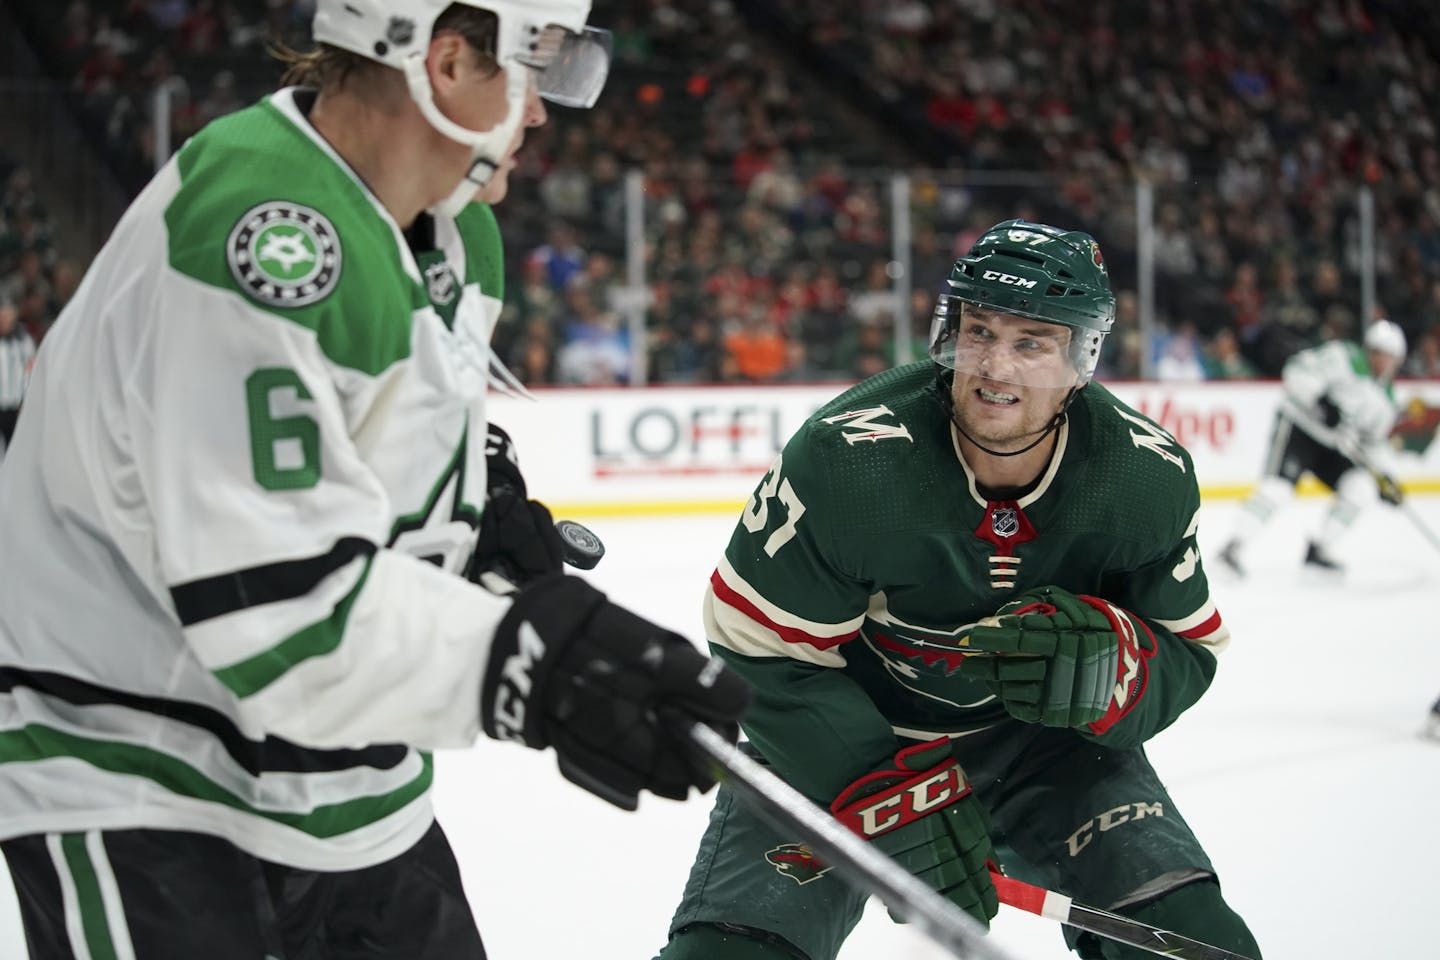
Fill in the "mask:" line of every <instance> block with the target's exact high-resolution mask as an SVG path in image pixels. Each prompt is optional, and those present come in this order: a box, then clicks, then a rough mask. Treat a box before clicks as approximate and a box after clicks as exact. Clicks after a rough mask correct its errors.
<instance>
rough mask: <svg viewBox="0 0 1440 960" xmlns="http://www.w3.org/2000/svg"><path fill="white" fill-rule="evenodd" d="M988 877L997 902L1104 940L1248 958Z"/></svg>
mask: <svg viewBox="0 0 1440 960" xmlns="http://www.w3.org/2000/svg"><path fill="white" fill-rule="evenodd" d="M990 878H991V879H992V880H994V881H995V889H996V890H997V891H998V892H999V893H1000V902H1001V903H1005V904H1009V905H1010V906H1012V907H1015V908H1017V909H1020V910H1024V911H1026V912H1028V913H1033V914H1036V915H1038V916H1042V917H1048V918H1049V919H1051V920H1059V921H1060V922H1061V923H1063V924H1065V925H1066V926H1071V927H1074V928H1075V929H1077V930H1086V931H1089V932H1090V933H1093V934H1095V935H1097V936H1101V937H1104V938H1105V939H1107V940H1114V941H1116V942H1117V943H1124V944H1128V945H1129V946H1132V947H1139V948H1140V949H1141V950H1148V951H1149V952H1150V953H1153V954H1157V955H1158V956H1162V957H1175V958H1177V960H1250V958H1249V957H1245V956H1242V955H1241V954H1238V953H1233V952H1231V951H1229V950H1222V949H1221V948H1219V947H1212V946H1211V945H1210V944H1208V943H1201V942H1200V941H1199V940H1191V939H1190V938H1189V937H1186V936H1182V935H1180V934H1178V933H1175V932H1174V931H1173V930H1162V929H1160V928H1159V927H1152V926H1150V925H1149V924H1148V923H1141V922H1140V921H1139V920H1132V919H1131V918H1130V917H1122V916H1120V915H1119V914H1115V913H1107V912H1106V911H1104V910H1097V909H1096V908H1095V907H1087V906H1085V905H1084V904H1083V903H1076V902H1075V901H1073V900H1071V899H1070V898H1069V897H1067V896H1065V895H1064V894H1062V893H1056V892H1055V891H1054V890H1046V889H1044V888H1043V887H1036V886H1032V885H1031V884H1028V883H1025V882H1024V881H1021V880H1016V879H1015V878H1014V877H1006V876H1002V875H1001V874H998V873H991V874H990Z"/></svg>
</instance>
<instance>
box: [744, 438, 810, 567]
mask: <svg viewBox="0 0 1440 960" xmlns="http://www.w3.org/2000/svg"><path fill="white" fill-rule="evenodd" d="M780 466H781V464H780V457H779V456H778V455H777V456H776V457H775V464H774V465H773V466H772V467H771V468H770V472H769V473H767V474H765V479H764V480H763V481H761V483H760V488H759V489H758V490H756V491H755V495H754V500H753V502H752V503H750V504H748V505H747V506H746V507H745V513H744V515H743V516H742V517H741V522H742V523H744V524H745V529H746V530H749V531H750V532H751V533H760V532H761V531H762V530H764V529H765V523H766V521H767V520H769V518H770V501H771V500H772V499H774V500H779V501H780V504H781V506H783V507H784V508H785V522H784V523H783V524H781V525H780V526H779V527H778V528H776V530H775V532H774V533H772V534H770V536H769V537H768V538H767V539H766V540H765V548H764V549H765V555H766V556H767V557H773V556H775V551H777V550H779V549H780V548H781V547H783V546H785V544H787V543H789V542H790V538H791V537H793V536H795V525H796V524H797V523H799V522H800V518H801V517H802V516H803V515H804V514H805V504H803V503H801V502H800V498H799V497H798V496H796V495H795V488H794V487H792V486H790V481H789V480H781V479H780Z"/></svg>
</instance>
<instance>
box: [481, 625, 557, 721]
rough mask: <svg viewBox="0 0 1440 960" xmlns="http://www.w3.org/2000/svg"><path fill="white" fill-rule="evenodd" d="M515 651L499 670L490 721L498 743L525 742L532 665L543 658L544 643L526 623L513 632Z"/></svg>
mask: <svg viewBox="0 0 1440 960" xmlns="http://www.w3.org/2000/svg"><path fill="white" fill-rule="evenodd" d="M515 641H516V647H517V649H516V651H515V652H514V653H513V654H511V655H510V656H508V657H506V658H505V662H504V663H503V664H502V665H501V667H500V680H499V683H498V684H497V685H496V687H495V713H494V716H493V718H492V720H493V722H494V726H495V737H496V739H498V740H520V741H523V740H524V739H525V701H526V700H528V699H529V698H530V688H531V686H532V685H533V683H534V680H533V677H534V674H535V665H536V664H537V663H539V662H540V661H541V660H542V659H544V657H545V641H544V640H541V639H540V634H538V633H536V632H535V628H534V627H533V626H532V625H531V624H530V622H529V621H528V620H527V621H525V622H523V623H521V624H520V627H519V628H518V629H517V630H516V631H515Z"/></svg>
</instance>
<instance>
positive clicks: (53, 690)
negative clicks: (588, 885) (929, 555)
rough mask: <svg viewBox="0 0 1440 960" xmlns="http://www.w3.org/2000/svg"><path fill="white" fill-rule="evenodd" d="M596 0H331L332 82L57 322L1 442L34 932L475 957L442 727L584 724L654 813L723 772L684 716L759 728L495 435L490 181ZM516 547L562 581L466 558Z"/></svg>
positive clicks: (590, 54)
mask: <svg viewBox="0 0 1440 960" xmlns="http://www.w3.org/2000/svg"><path fill="white" fill-rule="evenodd" d="M588 14H589V2H588V0H528V2H518V0H517V2H511V0H481V2H475V3H469V2H467V3H457V4H451V3H448V2H446V0H386V2H381V0H319V2H318V4H317V7H316V14H315V20H314V36H315V39H316V41H317V42H318V44H319V46H318V48H317V50H316V51H315V52H313V53H311V54H306V55H295V56H293V57H291V68H292V74H295V75H298V76H299V77H300V78H302V79H307V80H313V81H314V82H315V86H316V88H318V89H316V88H310V87H303V86H302V87H292V88H287V89H285V90H283V91H281V92H278V93H276V94H274V95H272V96H270V97H267V98H265V99H264V100H262V101H261V102H260V103H259V104H257V105H255V106H253V107H251V108H249V109H246V110H243V111H240V112H239V113H237V114H233V115H231V116H229V117H227V118H223V119H221V120H218V121H216V122H214V123H212V124H211V125H209V126H208V127H206V128H205V129H204V130H202V131H201V132H200V133H199V134H197V135H196V136H195V137H194V138H193V139H192V140H190V141H189V142H188V143H187V144H186V145H185V146H184V147H183V148H182V149H181V151H180V152H179V153H178V154H177V156H176V157H174V158H173V159H172V160H171V161H170V162H169V163H168V164H167V165H166V166H165V168H164V169H163V170H162V171H161V172H160V173H158V174H157V176H156V178H155V179H154V180H153V181H152V182H151V183H150V184H149V186H148V187H147V188H146V189H145V190H144V191H143V193H142V194H141V195H140V196H139V197H138V198H137V199H136V201H135V202H134V204H133V205H132V206H131V207H130V209H129V210H128V211H127V213H126V214H125V215H124V217H123V218H122V220H121V221H120V223H119V224H118V226H117V227H116V228H115V231H114V233H113V235H112V236H111V238H110V240H109V242H108V243H107V244H106V246H105V247H104V249H103V250H102V251H101V252H100V254H99V255H98V256H97V258H96V259H95V261H94V263H93V264H92V266H91V268H90V270H89V272H88V275H87V276H86V277H85V280H84V282H83V284H82V285H81V287H80V289H79V291H78V293H77V294H76V296H75V297H74V299H73V300H72V302H71V303H70V305H69V306H68V307H67V308H66V310H65V311H64V313H63V314H62V315H61V317H60V319H59V321H58V323H57V324H56V326H55V328H54V330H53V331H52V333H51V334H50V336H49V337H48V338H47V341H46V343H45V344H44V347H43V348H42V350H41V352H40V357H39V360H38V362H37V365H36V368H35V372H34V378H33V381H32V383H31V388H30V393H29V395H28V397H27V402H26V406H25V409H24V412H23V414H22V416H21V417H20V423H19V426H18V429H17V431H16V436H15V442H14V445H13V447H12V449H11V451H10V455H9V457H8V458H7V459H6V461H5V463H4V466H3V469H0V811H3V817H0V841H3V843H0V846H3V850H4V853H5V855H6V859H7V862H8V865H9V867H10V870H11V874H12V876H13V878H14V881H15V887H16V890H17V893H18V895H19V899H20V907H21V914H22V918H23V921H24V926H25V931H26V937H27V941H28V944H29V950H30V955H31V957H32V958H37V960H59V958H67V960H68V958H72V957H102V956H105V957H116V958H122V960H123V958H140V960H171V958H174V960H180V958H184V960H193V958H195V957H205V958H206V960H260V958H262V957H272V958H290V960H297V958H301V957H317V958H318V957H330V958H341V957H344V958H355V960H358V958H362V957H363V958H393V960H442V958H443V960H478V958H481V957H483V956H484V949H483V947H482V945H481V940H480V936H479V933H478V931H477V930H476V926H475V923H474V920H473V919H472V916H471V912H470V909H469V907H468V905H467V903H466V900H465V895H464V892H463V889H462V887H461V884H460V879H459V874H458V870H457V869H456V865H455V861H454V857H453V856H452V854H451V852H450V850H449V847H448V844H447V843H446V841H445V838H444V836H443V834H442V833H441V832H440V830H439V827H438V826H437V825H436V824H435V821H434V816H433V813H432V810H431V804H430V786H431V778H432V759H431V753H430V752H431V751H433V750H435V749H438V748H446V747H463V746H468V745H470V744H472V743H473V742H474V741H475V740H476V739H477V737H478V735H479V734H480V733H481V731H482V730H483V732H484V733H486V734H488V735H489V736H490V737H494V738H500V739H510V740H516V741H520V742H522V743H524V744H525V745H528V746H531V747H536V748H544V747H554V748H555V750H556V753H557V756H558V760H559V764H560V768H561V770H562V772H563V773H564V774H565V776H566V777H568V778H569V779H570V780H572V781H574V782H576V783H578V784H581V785H582V786H584V787H586V788H587V789H589V790H592V791H594V792H595V793H597V794H599V795H600V796H602V797H604V798H606V799H607V800H610V801H611V802H613V803H616V804H617V805H620V806H622V807H626V808H630V809H633V808H634V807H635V805H636V801H637V797H638V794H639V793H640V791H641V790H650V791H652V792H654V793H656V794H658V795H662V796H666V797H671V798H675V799H683V798H684V797H686V796H687V794H688V793H689V791H690V789H691V788H692V787H699V788H701V789H705V788H707V787H708V786H709V785H710V777H709V775H708V774H707V773H705V772H704V771H700V770H697V769H695V768H694V767H693V765H692V764H691V762H690V759H689V754H688V752H687V751H686V750H685V748H684V747H683V746H682V745H681V744H680V743H678V742H676V741H674V740H672V739H671V738H670V736H668V734H667V730H666V729H665V728H664V727H663V726H662V724H661V722H660V721H659V720H657V719H656V718H657V715H658V714H660V713H662V712H663V713H667V714H668V713H671V712H672V711H673V712H678V713H679V714H680V715H681V717H682V718H683V717H689V718H694V719H697V720H699V721H702V722H708V723H711V724H712V725H714V726H715V727H716V728H717V729H721V730H723V731H725V732H726V733H728V734H729V735H730V736H731V737H732V738H733V737H734V735H735V721H736V719H737V718H738V716H739V715H740V713H741V712H742V711H743V709H744V706H745V704H746V702H747V699H748V691H747V688H746V687H745V685H744V684H743V682H742V681H740V680H739V679H738V678H737V677H736V676H735V675H734V674H733V673H731V672H729V671H728V670H727V669H726V668H724V667H723V665H721V664H720V663H718V662H711V661H709V660H708V659H707V658H705V657H704V656H702V655H701V654H700V653H699V652H698V651H697V649H696V648H695V647H694V646H693V645H692V644H691V643H690V642H689V641H687V640H686V639H684V638H682V637H679V636H677V635H675V634H673V633H670V632H669V631H666V630H664V629H663V628H661V627H658V626H656V625H654V624H651V623H649V622H647V621H645V620H643V619H641V618H640V617H638V616H636V615H634V614H633V613H630V612H628V611H627V610H625V609H623V608H621V607H619V606H616V605H615V604H612V603H611V602H609V601H608V600H607V599H606V598H605V596H604V595H603V594H601V593H600V592H598V591H597V590H595V589H594V588H593V587H591V586H589V585H588V584H586V583H585V582H584V581H583V580H582V579H580V578H579V577H573V576H566V575H564V574H561V573H557V572H553V567H554V566H555V563H554V562H553V557H554V551H553V550H549V549H548V548H547V547H546V544H545V543H543V542H541V543H539V544H538V547H537V546H536V544H535V543H527V542H524V541H525V536H520V537H518V539H517V536H516V531H517V530H520V531H522V533H523V532H524V531H525V530H526V529H527V528H526V524H527V523H530V524H531V525H532V526H531V528H530V532H532V533H533V534H534V535H535V536H536V537H540V536H542V534H543V533H544V532H545V531H543V530H541V529H539V526H540V525H537V524H535V521H536V519H537V517H538V518H546V515H544V514H543V512H539V511H536V510H532V509H529V507H530V506H531V505H529V504H528V501H526V500H525V499H524V493H523V482H520V481H519V479H518V478H519V475H518V473H517V472H515V471H514V469H513V464H511V463H510V462H509V461H508V460H507V459H506V458H505V456H504V453H505V451H504V450H503V449H501V448H500V447H492V449H491V456H492V457H493V459H492V460H491V461H490V462H489V463H487V443H486V440H487V422H486V392H487V387H488V381H489V377H490V368H491V359H490V353H489V337H490V333H491V328H492V326H493V324H494V322H495V318H496V316H497V315H498V312H499V307H500V300H499V298H500V281H501V276H502V268H501V249H500V238H499V233H498V230H497V227H496V224H495V219H494V216H493V214H492V213H491V212H490V209H489V207H488V206H487V205H485V204H482V203H476V202H473V201H474V200H475V199H476V198H477V194H478V197H479V199H482V200H486V201H489V202H494V201H498V200H499V199H500V198H501V197H503V195H504V193H505V188H506V178H507V177H508V175H509V173H510V171H511V170H512V169H513V167H514V162H515V161H514V156H515V151H516V149H517V148H518V147H519V145H520V142H521V139H522V137H523V135H524V132H525V130H526V128H528V127H533V126H536V125H538V124H540V123H543V122H545V120H546V113H545V107H544V105H543V103H542V101H541V98H542V97H545V98H548V99H552V100H554V101H557V102H560V103H564V104H568V105H572V106H588V105H590V103H591V102H593V100H594V98H595V96H596V95H597V94H598V92H599V89H600V86H601V85H602V84H603V82H604V78H605V73H606V70H607V68H608V46H607V44H606V42H605V38H604V36H603V35H602V34H601V33H599V32H597V31H595V30H593V29H591V28H588V27H587V26H586V18H587V16H588ZM495 436H496V438H497V442H499V443H502V444H503V435H500V434H496V435H495ZM487 474H489V478H488V479H487ZM517 484H519V489H518V490H517ZM491 491H495V492H497V493H503V494H504V495H505V496H507V497H509V498H510V501H511V506H512V507H514V508H515V509H513V510H511V511H510V512H509V513H501V512H498V511H495V510H492V509H489V508H488V507H487V493H489V492H491ZM517 502H518V506H516V503H517ZM497 516H498V517H500V518H501V519H500V520H495V519H494V518H496V517H497ZM546 519H548V518H546ZM487 523H488V524H490V527H487ZM494 523H501V524H502V525H503V526H504V527H505V529H502V530H500V531H498V532H497V531H496V530H495V529H493V526H494ZM550 534H551V535H552V536H553V530H552V531H550ZM477 537H479V539H480V540H481V543H482V545H484V548H485V550H486V551H488V553H489V554H497V553H498V554H508V555H503V556H493V555H488V554H487V555H485V556H480V557H478V558H477V557H475V556H474V554H475V553H476V543H477ZM532 548H534V549H532ZM492 563H493V564H494V565H500V566H504V567H505V568H507V569H511V570H515V569H519V570H520V571H521V572H523V573H525V574H526V575H528V576H530V577H532V578H533V579H531V580H530V582H529V583H527V584H526V585H525V586H524V588H523V589H521V590H520V591H519V592H518V593H515V594H513V596H512V595H503V594H496V593H491V592H489V591H487V590H486V589H484V588H483V587H482V586H481V585H480V584H479V583H476V582H472V580H471V579H469V578H467V577H466V576H465V575H464V574H465V572H466V571H467V570H469V571H483V570H484V569H486V568H487V567H489V566H491V565H492ZM490 788H491V789H495V790H506V789H508V786H507V785H506V784H505V783H495V784H492V785H491V786H490ZM515 806H516V808H517V814H516V815H517V817H523V816H524V812H523V807H524V806H525V804H524V803H523V802H521V801H517V803H516V805H515ZM537 830H538V832H539V833H541V834H549V833H551V832H552V830H551V828H550V826H549V825H543V826H537Z"/></svg>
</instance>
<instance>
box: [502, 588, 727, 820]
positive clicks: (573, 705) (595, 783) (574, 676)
mask: <svg viewBox="0 0 1440 960" xmlns="http://www.w3.org/2000/svg"><path fill="white" fill-rule="evenodd" d="M749 705H750V688H749V686H748V685H747V684H746V683H745V681H743V680H741V679H740V677H739V676H738V675H736V674H735V673H734V672H732V671H731V670H729V669H728V668H727V667H726V666H725V665H724V663H723V662H721V661H719V660H711V659H709V658H708V657H706V656H705V655H704V654H702V653H700V652H699V651H698V650H696V649H695V647H694V646H693V645H692V644H691V643H690V642H689V641H688V640H686V639H685V638H684V637H681V636H679V635H678V634H675V633H671V632H670V631H669V630H666V629H665V628H663V627H659V626H656V625H655V624H653V623H650V622H649V621H648V620H644V619H642V618H641V617H639V616H636V615H635V614H633V613H631V612H630V611H629V610H625V609H623V608H621V607H618V606H616V605H615V604H613V603H610V602H609V601H608V600H606V599H605V595H604V594H603V593H601V592H600V591H599V590H596V589H595V588H594V587H592V586H590V585H589V584H588V583H586V582H585V581H584V580H581V579H580V578H579V577H571V576H565V575H558V576H547V577H543V578H541V579H539V580H536V581H534V582H533V583H531V584H530V585H529V586H527V587H525V588H524V589H522V590H521V591H520V592H519V593H518V594H516V595H515V601H514V606H512V607H511V608H510V611H509V612H508V613H507V614H506V615H505V617H504V619H503V620H501V622H500V627H499V629H498V630H497V631H496V635H495V640H494V644H493V646H492V648H491V651H490V661H489V664H488V665H487V667H486V671H485V679H484V682H483V683H482V685H481V688H480V718H481V724H482V725H483V727H484V729H485V732H486V733H487V734H488V735H490V736H492V737H495V738H496V739H500V740H519V741H520V742H522V743H524V744H525V745H526V746H529V747H534V748H536V749H543V748H545V747H547V746H553V747H554V748H555V753H556V754H557V755H558V758H559V763H560V772H561V773H563V774H564V775H565V778H566V779H567V780H570V781H571V782H572V783H576V784H579V785H580V786H582V787H584V788H585V789H586V790H589V791H590V792H591V793H594V794H596V795H597V796H600V797H602V798H604V799H606V800H608V801H610V802H611V803H613V804H615V805H616V806H617V807H621V808H623V809H625V810H634V809H635V808H636V806H637V804H638V800H639V794H640V791H641V790H649V791H651V792H652V793H655V794H656V795H658V796H662V797H668V798H670V799H672V800H684V799H685V797H686V795H687V794H688V793H689V790H690V788H691V787H692V786H693V787H696V788H697V789H699V790H700V791H701V792H702V793H703V792H704V791H706V790H708V789H710V787H712V786H714V784H715V778H714V777H713V776H712V775H711V773H710V772H709V770H708V768H707V767H706V766H705V765H704V764H703V763H701V762H699V761H697V760H696V758H695V754H694V753H693V752H692V748H691V747H690V745H689V741H688V737H687V727H688V721H699V722H702V723H706V724H708V725H710V726H712V727H714V728H715V729H716V730H718V731H719V732H720V733H721V734H723V735H724V736H725V737H727V738H728V739H729V740H730V742H732V743H733V742H735V740H736V738H737V736H738V735H739V727H738V723H739V720H740V717H741V715H742V714H743V713H744V712H745V708H746V707H748V706H749ZM677 715H678V717H679V718H681V722H680V723H678V724H677V723H676V722H675V720H674V719H673V718H674V717H676V716H677ZM665 717H670V718H672V719H671V720H669V721H668V722H667V720H666V719H664V718H665Z"/></svg>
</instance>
